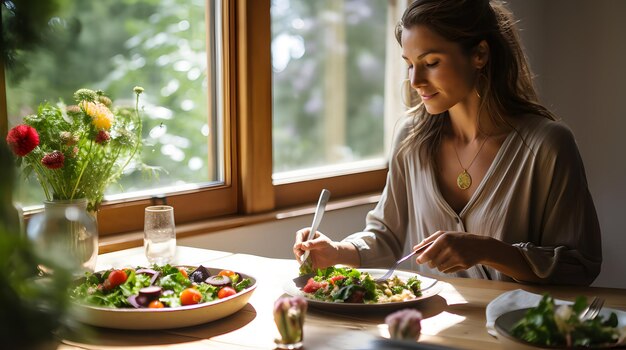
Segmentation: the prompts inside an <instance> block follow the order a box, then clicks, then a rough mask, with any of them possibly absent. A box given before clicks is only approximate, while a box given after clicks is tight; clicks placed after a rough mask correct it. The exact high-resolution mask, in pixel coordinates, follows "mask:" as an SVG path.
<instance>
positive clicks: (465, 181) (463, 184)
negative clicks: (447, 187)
mask: <svg viewBox="0 0 626 350" xmlns="http://www.w3.org/2000/svg"><path fill="white" fill-rule="evenodd" d="M456 185H457V186H459V188H460V189H462V190H466V189H468V188H470V186H471V185H472V177H471V176H470V174H469V173H468V172H467V170H463V172H462V173H460V174H459V176H458V177H457V178H456Z"/></svg>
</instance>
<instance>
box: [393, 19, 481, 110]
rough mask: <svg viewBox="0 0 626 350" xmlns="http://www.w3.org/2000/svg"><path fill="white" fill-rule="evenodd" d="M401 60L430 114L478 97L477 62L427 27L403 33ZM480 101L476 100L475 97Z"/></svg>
mask: <svg viewBox="0 0 626 350" xmlns="http://www.w3.org/2000/svg"><path fill="white" fill-rule="evenodd" d="M402 58H404V60H405V61H406V63H407V64H408V66H409V80H410V82H411V86H412V87H413V88H414V89H415V90H416V91H417V92H418V94H419V95H420V96H421V98H422V101H423V102H424V106H425V107H426V110H427V111H428V113H430V114H439V113H442V112H445V111H447V110H449V109H450V108H452V107H454V106H455V105H457V104H459V103H464V102H467V101H468V98H470V96H476V94H475V93H473V91H474V82H475V81H476V74H477V72H478V70H477V68H478V67H477V66H476V64H477V63H476V62H475V61H474V62H473V60H472V57H470V56H468V55H467V54H465V53H464V52H463V51H462V49H461V46H460V45H459V44H457V43H454V42H451V41H448V40H446V39H444V38H443V37H441V36H440V35H438V34H437V33H435V32H434V31H432V30H430V29H429V28H428V27H427V26H425V25H417V26H413V27H411V28H408V29H407V28H404V29H403V30H402ZM476 97H477V96H476Z"/></svg>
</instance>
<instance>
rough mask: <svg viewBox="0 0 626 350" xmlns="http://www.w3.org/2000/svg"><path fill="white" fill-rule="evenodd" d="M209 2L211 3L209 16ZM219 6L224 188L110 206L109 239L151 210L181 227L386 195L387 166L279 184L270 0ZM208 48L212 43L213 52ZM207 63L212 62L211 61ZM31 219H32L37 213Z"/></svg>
mask: <svg viewBox="0 0 626 350" xmlns="http://www.w3.org/2000/svg"><path fill="white" fill-rule="evenodd" d="M210 1H212V0H206V4H207V6H206V8H207V11H208V9H209V3H210ZM215 1H221V4H222V6H221V10H222V13H221V16H222V38H221V39H220V40H222V47H223V52H222V60H223V70H224V71H223V77H224V81H223V82H222V84H223V85H222V87H223V90H222V91H223V94H222V96H221V99H222V103H223V106H224V108H223V111H224V120H223V123H222V125H223V132H224V134H223V135H224V147H223V151H224V153H223V159H224V172H225V174H224V183H223V184H222V185H218V186H207V187H202V188H199V189H196V190H188V191H183V192H176V193H168V194H167V196H166V197H164V198H162V197H158V198H157V197H150V196H144V197H136V198H133V199H124V200H105V201H104V202H103V203H102V206H101V207H100V208H99V211H98V227H99V232H100V235H102V236H107V235H116V234H124V233H129V232H138V231H142V229H143V216H144V213H143V212H144V208H145V207H146V206H148V205H152V204H154V203H160V202H163V201H166V202H167V204H168V205H172V206H174V207H175V208H176V210H175V216H176V222H177V224H179V225H180V224H185V223H191V222H198V221H203V220H209V219H212V218H223V217H232V216H243V217H245V216H254V215H257V214H262V213H267V212H270V211H277V210H283V211H284V210H285V209H288V208H290V207H296V206H302V205H311V204H314V203H315V202H316V201H317V198H318V196H319V192H320V190H321V189H322V188H327V189H329V190H330V191H331V192H332V193H333V195H332V197H333V198H332V199H333V200H334V199H342V198H349V197H354V196H359V195H371V194H373V193H380V191H381V190H382V189H383V187H384V185H385V180H386V174H387V166H386V165H378V166H375V167H370V168H368V169H364V170H362V171H361V170H353V171H351V172H349V173H340V174H325V175H320V176H319V177H317V178H312V179H307V180H294V181H284V182H281V183H277V184H274V183H273V181H272V102H273V101H272V68H271V16H270V5H271V0H255V1H247V0H236V1H229V0H215ZM209 20H210V17H209V16H208V12H207V31H209V28H210V27H209V26H211V25H212V24H211V23H209ZM209 40H210V36H209V35H207V47H210V46H209V45H210V42H209ZM207 52H210V50H207ZM207 59H211V58H210V55H208V58H207ZM209 66H210V64H209ZM208 79H211V77H208ZM209 110H211V109H209ZM7 131H8V116H7V101H6V86H5V76H4V67H3V68H2V69H0V132H1V133H2V135H6V133H7ZM25 214H26V217H28V216H29V215H30V214H32V213H25Z"/></svg>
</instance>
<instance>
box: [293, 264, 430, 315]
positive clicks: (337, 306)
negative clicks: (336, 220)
mask: <svg viewBox="0 0 626 350" xmlns="http://www.w3.org/2000/svg"><path fill="white" fill-rule="evenodd" d="M357 270H359V271H361V272H366V273H369V274H370V275H371V276H372V278H374V279H376V278H378V277H381V276H383V275H384V274H385V273H386V272H387V270H385V269H357ZM394 276H398V277H399V278H400V279H402V280H404V281H406V280H408V279H409V278H411V277H414V276H417V277H418V278H419V280H420V281H421V282H422V283H421V288H422V289H421V291H422V295H421V296H419V297H417V298H415V299H411V300H405V301H394V302H389V303H378V304H362V303H340V302H337V303H335V302H330V301H323V300H317V299H311V298H307V301H308V303H309V305H310V306H312V307H316V308H319V309H327V310H332V311H337V312H341V311H378V310H385V311H387V310H390V309H398V308H409V307H414V306H415V305H416V304H418V303H420V302H421V301H422V300H424V299H428V298H430V297H433V296H435V295H437V294H439V292H440V291H441V284H440V283H437V280H436V279H433V278H428V277H424V276H421V275H419V274H416V273H414V272H409V271H402V270H396V271H395V272H394ZM307 280H308V278H301V277H299V278H295V279H294V280H293V281H290V282H289V283H287V284H285V285H284V286H283V288H284V290H285V292H287V294H289V295H291V296H296V295H299V296H303V297H306V295H305V293H304V292H302V290H301V289H300V288H302V287H303V286H304V285H305V284H306V281H307Z"/></svg>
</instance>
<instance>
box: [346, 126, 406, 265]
mask: <svg viewBox="0 0 626 350" xmlns="http://www.w3.org/2000/svg"><path fill="white" fill-rule="evenodd" d="M408 124H409V123H408V122H405V124H404V125H402V126H401V127H399V131H398V132H396V134H395V136H394V140H393V144H392V152H391V154H392V156H391V157H390V161H389V171H388V173H387V182H386V184H385V188H384V189H383V192H382V194H381V197H380V200H379V202H378V204H377V205H376V207H375V208H374V209H373V210H371V211H370V212H369V213H368V214H367V216H366V226H365V229H364V231H362V232H357V233H354V234H352V235H350V236H348V237H346V238H344V239H343V241H344V242H350V243H352V244H353V245H354V246H355V247H356V248H357V250H358V252H359V256H360V261H361V267H376V266H388V265H391V264H392V263H393V262H395V260H397V259H398V258H399V257H400V255H401V254H402V249H403V247H404V241H405V235H406V223H407V212H408V210H407V207H408V206H407V189H406V181H405V173H404V164H403V161H402V159H401V158H402V157H401V155H400V154H399V153H398V149H399V147H400V144H401V143H402V140H404V138H405V137H406V135H407V132H408Z"/></svg>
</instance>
